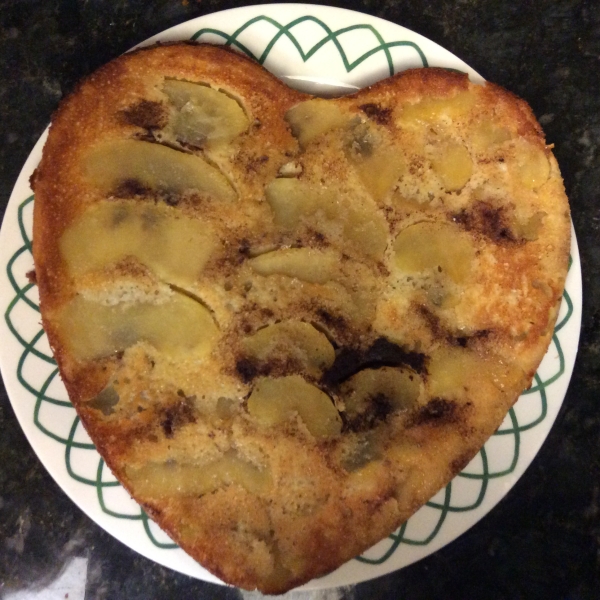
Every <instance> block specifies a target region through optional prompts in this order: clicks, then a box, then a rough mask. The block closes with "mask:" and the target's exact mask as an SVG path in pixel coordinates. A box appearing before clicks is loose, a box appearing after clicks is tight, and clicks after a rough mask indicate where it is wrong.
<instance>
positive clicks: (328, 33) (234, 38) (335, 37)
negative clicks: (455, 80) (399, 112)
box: [191, 15, 429, 75]
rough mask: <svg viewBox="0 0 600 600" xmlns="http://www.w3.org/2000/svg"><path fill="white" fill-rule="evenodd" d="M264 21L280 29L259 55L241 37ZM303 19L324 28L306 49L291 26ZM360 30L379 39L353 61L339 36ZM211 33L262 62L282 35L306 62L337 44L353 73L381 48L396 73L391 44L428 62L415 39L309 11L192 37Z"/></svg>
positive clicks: (197, 36) (258, 19) (197, 35)
mask: <svg viewBox="0 0 600 600" xmlns="http://www.w3.org/2000/svg"><path fill="white" fill-rule="evenodd" d="M262 23H268V24H269V25H272V26H273V27H275V29H276V30H277V33H276V34H275V35H274V36H273V38H272V39H271V40H270V41H269V43H268V44H267V46H266V47H265V49H264V50H263V52H262V53H261V54H260V55H258V56H257V55H255V54H254V53H253V52H252V51H251V50H250V49H249V48H248V47H247V46H245V45H244V44H243V43H242V42H240V41H239V37H240V36H241V35H242V33H245V32H246V31H248V30H249V29H251V28H252V26H253V25H257V24H262ZM303 23H314V24H316V25H318V26H319V27H320V28H321V29H323V33H324V36H323V37H322V38H321V39H320V40H319V41H318V42H317V43H316V44H314V45H313V46H312V47H311V48H309V49H308V50H306V51H305V50H304V49H303V48H302V46H301V45H300V42H299V41H298V39H297V38H296V36H295V35H294V34H293V32H292V29H294V27H297V26H298V25H302V24H303ZM361 30H365V31H369V32H371V33H372V34H373V37H374V38H375V39H374V41H375V42H376V44H375V45H374V46H373V47H372V48H370V49H369V50H367V51H366V52H364V53H363V54H362V55H361V56H359V57H358V58H357V59H356V60H354V61H352V62H350V60H349V59H348V55H347V53H346V51H345V50H344V47H343V45H342V41H341V40H340V38H341V37H342V36H343V35H344V34H347V33H350V32H352V31H361ZM209 34H212V35H216V36H218V37H220V38H222V40H223V44H224V45H226V46H235V47H236V48H238V49H239V50H241V51H242V52H244V54H247V55H248V56H250V57H252V58H254V59H256V60H257V61H258V62H259V63H260V64H261V65H262V64H263V63H264V62H265V60H267V57H268V56H269V53H270V52H271V51H272V50H273V48H274V46H275V44H277V42H278V41H279V40H280V39H282V38H287V39H289V40H290V42H291V43H292V44H293V45H294V47H295V48H296V50H297V51H298V55H299V56H300V58H301V59H302V61H303V62H306V61H307V60H309V59H310V58H311V57H312V56H313V55H315V54H316V53H317V52H318V51H319V50H320V49H321V48H322V47H323V46H325V45H326V44H328V43H330V42H331V43H332V44H333V45H334V46H335V48H336V49H337V51H338V52H339V54H340V57H341V59H342V62H343V63H344V67H345V68H346V71H347V72H348V73H350V71H352V70H353V69H355V68H356V67H357V66H358V65H360V64H361V63H363V62H364V61H365V60H367V58H369V57H370V56H373V55H374V54H377V53H379V52H383V54H384V55H385V59H386V62H387V65H388V69H389V73H390V75H393V74H394V63H393V61H392V54H391V52H390V50H391V49H392V48H399V47H406V48H412V49H413V50H414V51H415V52H416V53H417V54H418V55H419V58H420V60H421V63H422V65H423V66H424V67H428V66H429V64H428V62H427V58H426V56H425V54H424V53H423V51H422V50H421V48H420V47H419V45H418V44H415V43H414V42H409V41H393V42H386V41H385V40H384V39H383V37H382V35H381V34H380V33H379V31H377V29H376V28H375V27H373V26H372V25H366V24H358V25H351V26H349V27H343V28H342V29H336V30H335V31H334V30H333V29H331V28H330V27H329V26H328V25H327V24H326V23H324V22H323V21H321V19H318V18H317V17H313V16H309V15H307V16H303V17H299V18H297V19H294V20H293V21H290V22H289V23H288V24H287V25H282V24H281V23H279V22H278V21H275V19H272V18H271V17H267V16H266V15H259V16H257V17H254V18H253V19H250V20H249V21H247V22H246V23H244V24H243V25H242V26H240V27H238V29H236V30H235V31H234V32H233V33H231V34H230V33H227V32H225V31H222V30H220V29H214V28H211V27H205V28H203V29H200V30H198V31H197V32H196V33H195V34H194V35H193V36H192V38H191V39H192V40H194V41H201V37H202V36H203V35H209Z"/></svg>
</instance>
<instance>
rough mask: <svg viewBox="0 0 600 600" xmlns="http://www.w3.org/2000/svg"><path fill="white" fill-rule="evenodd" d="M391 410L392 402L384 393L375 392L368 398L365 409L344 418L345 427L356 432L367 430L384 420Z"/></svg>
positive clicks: (392, 408)
mask: <svg viewBox="0 0 600 600" xmlns="http://www.w3.org/2000/svg"><path fill="white" fill-rule="evenodd" d="M393 412H394V404H393V402H392V401H391V400H390V399H389V398H388V397H387V396H386V395H385V394H377V395H375V396H373V397H372V398H369V405H368V407H367V408H366V410H364V411H363V412H360V413H358V414H356V415H352V416H351V417H348V418H347V419H346V422H345V428H346V429H348V430H350V431H354V432H357V433H358V432H361V431H368V430H369V429H373V428H374V427H376V426H377V425H378V424H379V423H382V422H384V421H386V420H387V418H388V416H389V415H390V414H391V413H393ZM342 415H344V413H342Z"/></svg>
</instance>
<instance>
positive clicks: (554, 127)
mask: <svg viewBox="0 0 600 600" xmlns="http://www.w3.org/2000/svg"><path fill="white" fill-rule="evenodd" d="M244 4H245V3H244V2H226V1H220V0H119V1H115V0H0V64H1V65H2V69H1V71H0V215H2V214H3V213H4V210H5V208H6V204H7V202H8V198H9V195H10V192H11V189H12V187H13V185H14V183H15V181H16V179H17V176H18V174H19V171H20V169H21V166H22V165H23V163H24V161H25V159H26V158H27V156H28V154H29V152H30V151H31V149H32V147H33V145H34V143H35V142H36V140H37V139H38V137H39V135H40V134H41V133H42V131H43V130H44V128H45V127H46V125H47V123H48V122H49V119H50V115H51V113H52V111H53V110H54V109H55V108H56V106H57V104H58V102H59V101H60V99H61V98H62V97H63V96H64V95H65V94H67V93H68V92H69V91H70V90H72V89H73V86H74V85H75V83H76V82H77V81H78V80H79V79H80V78H81V77H83V76H84V75H87V74H88V73H90V72H91V71H92V70H94V69H95V68H96V67H98V66H100V65H102V64H103V63H105V62H107V61H108V60H110V59H111V58H114V57H116V56H117V55H118V54H120V53H121V52H123V51H125V50H127V49H128V48H130V47H131V46H133V45H134V44H137V43H139V42H141V41H142V40H144V39H145V38H147V37H149V36H151V35H154V34H156V33H158V32H160V31H162V30H164V29H166V28H168V27H170V26H173V25H176V24H178V23H181V22H183V21H185V20H187V19H190V18H193V17H197V16H201V15H204V14H207V13H210V12H214V11H217V10H221V9H225V8H232V7H237V6H242V5H244ZM328 4H330V5H337V6H340V7H345V8H353V9H355V10H359V11H362V12H365V13H368V14H371V15H376V16H379V17H382V18H384V19H388V20H390V21H392V22H395V23H398V24H400V25H403V26H405V27H408V28H409V29H412V30H414V31H416V32H418V33H420V34H422V35H424V36H426V37H428V38H430V39H431V40H433V41H435V42H437V43H439V44H440V45H442V46H443V47H445V48H446V49H448V50H450V51H451V52H453V53H454V54H456V55H457V56H459V57H460V58H462V59H463V60H465V61H466V62H467V63H468V64H469V65H471V66H472V67H473V68H474V69H475V70H477V71H478V72H479V73H481V74H482V75H483V76H484V77H485V78H486V79H489V80H491V81H494V82H496V83H498V84H500V85H502V86H504V87H506V88H508V89H509V90H511V91H513V92H514V93H516V94H518V95H519V96H521V97H523V98H524V99H526V100H527V101H528V102H529V103H530V104H531V106H532V108H533V110H534V112H535V113H536V115H537V116H538V118H539V120H540V122H541V123H542V125H543V127H544V129H545V132H546V135H547V139H548V141H549V142H550V143H554V144H555V150H554V152H555V154H556V157H557V159H558V162H559V164H560V166H561V169H562V173H563V176H564V180H565V186H566V190H567V194H568V195H569V198H570V201H571V207H572V216H573V222H574V226H575V230H576V233H577V237H578V241H579V248H580V254H581V263H582V272H583V298H584V306H583V323H582V335H581V341H580V349H579V356H578V359H577V363H576V366H575V372H574V375H573V378H572V381H571V385H570V387H569V391H568V393H567V396H566V399H565V402H564V404H563V406H562V408H561V410H560V413H559V415H558V418H557V420H556V423H555V425H554V427H553V429H552V431H551V432H550V435H549V437H548V439H547V440H546V442H545V443H544V445H543V447H542V449H541V451H540V452H539V454H538V456H537V457H536V458H535V460H534V461H533V463H532V465H531V466H530V467H529V469H528V470H527V472H526V473H525V475H524V476H523V477H522V478H521V480H520V481H519V482H518V483H517V485H516V486H515V487H514V488H513V489H512V490H511V491H510V492H509V493H508V495H507V496H506V498H505V499H504V500H503V501H502V502H501V503H500V504H499V505H498V506H497V507H496V508H495V509H494V510H493V511H492V512H491V513H490V514H489V515H488V516H486V517H485V518H484V519H483V520H482V521H481V522H479V523H478V524H477V525H476V526H474V527H473V528H472V529H471V530H469V531H468V532H467V533H466V534H464V535H463V536H462V537H460V538H459V539H458V540H456V541H454V542H453V543H452V544H450V545H449V546H446V547H445V548H443V549H442V550H440V551H438V552H437V553H435V554H433V555H431V556H429V557H427V558H425V559H424V560H421V561H420V562H418V563H416V564H414V565H412V566H409V567H406V568H404V569H402V570H401V571H397V572H395V573H392V574H390V575H387V576H384V577H382V578H379V579H377V580H374V581H371V582H366V583H363V584H360V585H358V586H355V587H348V588H342V589H335V590H331V591H328V592H320V593H312V594H311V593H299V592H295V593H293V594H291V595H290V598H292V597H293V598H296V599H298V600H299V599H302V598H306V600H308V599H309V598H320V599H323V600H325V599H328V600H334V599H339V598H349V599H350V598H352V599H354V598H356V599H358V598H365V599H367V598H368V599H369V600H376V599H382V598H398V597H402V598H407V599H418V598H423V599H432V598H442V597H443V598H445V599H450V598H457V599H464V598H475V599H476V598H486V599H487V598H506V599H509V598H510V599H515V598H526V599H528V600H529V599H532V598H544V599H552V598H569V599H573V600H574V599H585V598H590V599H592V598H598V597H600V543H599V542H600V411H599V410H598V408H597V405H598V401H599V398H600V203H598V193H599V190H600V75H599V73H600V62H599V61H600V10H599V7H598V5H597V3H595V2H592V1H589V0H538V1H536V2H522V3H520V2H512V1H511V0H453V1H452V0H437V1H428V0H424V1H423V2H413V1H409V0H397V1H392V0H387V1H384V2H373V1H371V0H365V1H353V2H350V3H341V2H328ZM2 312H4V307H2ZM0 343H1V341H0ZM57 581H58V583H57ZM0 597H2V598H13V599H17V598H20V599H34V598H69V599H71V600H73V599H76V600H79V599H83V598H85V599H86V600H96V599H98V600H100V599H110V600H121V599H123V600H125V599H127V600H133V599H140V600H142V599H143V600H147V599H164V598H211V599H217V598H223V599H224V598H227V599H233V598H242V597H243V598H258V597H259V595H258V594H249V593H244V594H242V593H241V592H239V591H238V590H236V589H233V588H225V587H221V586H217V585H212V584H208V583H204V582H201V581H197V580H195V579H191V578H189V577H187V576H185V575H181V574H179V573H176V572H174V571H171V570H169V569H167V568H163V567H161V566H158V565H156V564H154V563H153V562H151V561H149V560H147V559H145V558H143V557H142V556H140V555H138V554H136V553H135V552H133V551H132V550H130V549H129V548H127V547H126V546H124V545H123V544H121V543H120V542H118V541H116V540H115V539H113V538H112V537H111V536H110V535H109V534H107V533H105V532H104V531H103V530H102V529H100V528H99V527H98V526H97V525H96V524H95V523H93V522H92V521H91V520H90V519H89V518H88V517H87V516H85V515H84V514H83V513H82V512H81V511H80V510H79V509H78V508H77V507H76V506H75V505H74V504H73V503H72V502H71V500H69V498H68V497H67V496H66V495H65V494H64V492H63V491H62V490H61V489H60V488H59V487H58V486H57V485H56V483H55V482H54V481H53V480H52V478H51V477H50V476H49V475H48V473H47V472H46V470H45V469H44V467H43V466H42V465H41V463H40V462H39V460H38V458H37V457H36V455H35V454H34V452H33V451H32V449H31V447H30V446H29V444H28V442H27V440H26V438H25V436H24V435H23V433H22V431H21V429H20V427H19V424H18V423H17V420H16V417H15V415H14V412H13V410H12V407H11V405H10V403H9V401H8V398H7V394H6V391H5V389H4V386H3V385H0Z"/></svg>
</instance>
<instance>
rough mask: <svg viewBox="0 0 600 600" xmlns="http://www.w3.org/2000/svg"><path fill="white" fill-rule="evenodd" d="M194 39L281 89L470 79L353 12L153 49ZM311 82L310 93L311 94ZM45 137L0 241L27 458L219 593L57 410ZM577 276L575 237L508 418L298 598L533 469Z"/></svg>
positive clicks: (553, 398) (260, 12) (414, 543)
mask: <svg viewBox="0 0 600 600" xmlns="http://www.w3.org/2000/svg"><path fill="white" fill-rule="evenodd" d="M176 39H192V40H197V41H208V42H211V43H220V44H225V45H228V46H230V47H232V48H235V49H236V50H238V51H240V52H243V53H245V54H247V55H248V56H252V57H254V58H255V59H257V60H258V61H259V62H260V63H261V64H263V65H265V67H266V68H268V69H270V70H271V71H272V72H274V73H275V74H276V75H278V76H282V77H285V76H286V75H287V76H289V75H293V76H297V77H301V78H306V81H302V79H301V80H299V81H298V82H297V85H299V86H303V89H305V91H315V89H316V90H318V89H319V86H320V83H319V82H323V81H325V82H331V83H333V84H347V85H355V86H358V87H363V86H365V85H368V84H370V83H373V82H374V81H376V80H378V79H381V78H383V77H386V76H389V75H391V74H393V73H394V72H397V71H398V70H403V69H405V68H410V67H426V66H442V67H446V68H450V69H455V70H459V71H463V72H467V73H469V76H470V77H471V78H472V79H473V80H474V81H482V79H481V77H480V76H479V75H478V74H477V73H475V72H474V71H473V70H472V69H470V67H468V65H466V64H464V63H463V62H462V61H460V60H459V59H458V58H456V57H455V56H453V55H452V54H450V53H449V52H447V51H445V50H444V49H443V48H441V47H440V46H438V45H437V44H434V43H433V42H430V41H429V40H427V39H426V38H423V37H422V36H419V35H417V34H415V33H413V32H411V31H409V30H407V29H405V28H402V27H400V26H398V25H395V24H393V23H389V22H387V21H383V20H381V19H377V18H375V17H370V16H368V15H363V14H360V13H356V12H353V11H348V10H344V9H337V8H332V7H323V6H311V5H302V4H296V5H268V6H252V7H245V8H240V9H232V10H229V11H223V12H221V13H214V14H212V15H207V16H205V17H200V18H198V19H194V20H192V21H188V22H186V23H183V24H181V25H178V26H176V27H174V28H172V29H169V30H167V31H165V32H163V33H161V34H159V35H158V36H155V37H153V38H150V39H149V40H147V41H146V42H144V43H143V44H142V45H147V44H151V43H154V42H157V41H170V40H176ZM315 78H316V79H317V80H318V81H317V83H315ZM45 136H46V134H44V135H43V136H42V137H41V138H40V140H39V141H38V143H37V144H36V146H35V148H34V149H33V151H32V153H31V155H30V157H29V158H28V160H27V162H26V163H25V166H24V167H23V170H22V172H21V175H20V176H19V179H18V181H17V184H16V185H15V188H14V190H13V194H12V195H11V198H10V201H9V205H8V208H7V211H6V214H5V217H4V222H3V225H2V230H1V232H0V263H1V264H2V265H4V267H3V272H2V273H0V308H1V310H2V312H3V313H4V319H3V322H2V323H0V332H1V333H2V338H1V339H2V340H4V342H3V344H2V345H1V346H0V368H1V369H2V375H3V379H4V382H5V385H6V388H7V391H8V394H9V398H10V400H11V403H12V405H13V408H14V409H15V412H16V414H17V417H18V419H19V422H20V424H21V426H22V428H23V430H24V431H25V434H26V435H27V437H28V439H29V441H30V443H31V445H32V447H33V449H34V451H35V452H36V454H37V455H38V456H39V458H40V460H41V461H42V463H43V464H44V465H45V467H46V468H47V469H48V471H49V472H50V474H51V475H52V476H53V477H54V479H55V480H56V481H57V483H58V484H59V485H60V486H61V487H62V489H63V490H64V491H65V492H66V493H67V494H68V495H69V496H70V497H71V499H72V500H73V501H74V502H75V503H76V504H77V505H78V506H79V507H80V508H81V509H82V510H84V512H86V513H87V514H88V515H89V516H90V517H91V518H92V519H93V520H94V521H96V522H97V523H98V524H99V525H100V526H101V527H103V528H104V529H105V530H107V531H108V532H109V533H111V534H112V535H113V536H114V537H116V538H117V539H119V540H121V541H122V542H123V543H125V544H126V545H128V546H129V547H131V548H133V549H134V550H136V551H137V552H139V553H141V554H143V555H144V556H147V557H148V558H150V559H152V560H155V561H156V562H158V563H160V564H163V565H165V566H168V567H171V568H173V569H175V570H178V571H180V572H182V573H186V574H188V575H191V576H193V577H197V578H199V579H204V580H207V581H212V582H218V580H217V579H216V578H215V577H214V576H213V575H211V574H210V573H208V572H207V571H205V570H204V569H203V568H202V567H200V566H199V565H198V564H197V563H196V562H194V561H193V560H191V559H190V557H189V556H187V555H186V554H185V553H183V551H181V549H179V548H178V547H177V546H176V545H175V544H173V543H172V542H171V540H170V539H169V538H168V537H167V536H166V535H165V534H164V533H163V532H162V531H160V529H158V528H157V527H156V526H155V525H154V524H153V523H152V521H151V520H150V519H149V518H148V517H147V515H146V514H145V513H144V511H143V510H142V509H141V508H140V507H139V506H138V505H137V504H136V503H135V502H133V501H132V500H131V499H130V498H129V497H128V496H127V494H126V493H125V492H124V490H123V488H122V487H121V486H120V484H119V483H118V482H117V481H116V480H115V479H114V477H113V476H112V474H111V473H110V471H109V470H108V469H107V468H105V464H104V461H103V460H102V458H101V457H100V456H99V455H98V453H97V452H96V450H95V447H94V445H93V444H92V443H91V441H90V439H89V437H88V436H87V434H86V433H85V431H84V430H83V427H82V426H81V423H80V421H79V419H78V417H77V416H76V414H75V411H74V409H73V407H72V406H71V404H70V402H69V401H68V398H67V395H66V391H65V390H64V387H63V386H62V383H61V381H60V378H59V377H58V376H57V375H58V370H57V368H56V363H55V361H54V359H53V357H52V355H51V352H50V349H49V347H48V343H47V339H46V337H45V334H44V332H43V330H42V329H41V326H40V315H39V308H38V304H37V294H36V292H37V290H36V289H35V286H34V285H33V284H32V283H30V282H29V281H28V280H27V277H26V273H27V272H28V271H29V270H30V269H31V268H32V258H31V224H32V208H33V202H34V197H33V195H32V193H31V190H30V188H29V184H28V180H29V176H30V175H31V173H32V172H33V169H34V168H35V166H36V165H37V163H38V162H39V158H40V156H41V149H42V146H43V142H44V140H45ZM581 301H582V296H581V267H580V263H579V254H578V250H577V242H576V239H575V236H574V234H573V244H572V249H571V260H570V263H569V275H568V279H567V286H566V290H565V294H564V298H563V303H562V306H561V310H560V313H559V318H558V321H557V325H556V327H555V331H554V335H553V337H552V343H551V346H550V349H549V351H548V353H547V355H546V357H545V358H544V361H543V362H542V365H541V366H540V369H539V370H538V372H537V373H536V375H535V378H534V384H533V386H532V387H531V388H530V389H529V390H527V391H526V392H525V393H524V394H523V395H522V397H521V398H520V400H519V401H518V402H517V404H515V406H514V407H513V408H512V409H511V410H510V411H509V413H508V415H507V417H506V419H505V421H504V422H503V424H502V426H501V427H500V428H499V429H498V431H497V432H496V433H495V434H494V436H492V438H491V439H490V440H489V441H488V442H487V443H486V444H485V446H484V447H483V448H482V449H481V451H480V452H479V454H478V456H477V457H476V458H475V459H474V460H473V461H472V462H471V463H470V464H469V465H468V466H467V467H466V468H465V469H464V470H463V472H462V473H460V474H459V475H458V476H457V477H456V478H455V479H454V480H453V481H452V482H451V483H449V484H448V485H447V486H446V487H445V488H444V489H443V490H441V491H440V492H439V493H438V494H437V495H436V496H435V497H434V498H432V499H431V500H430V501H429V502H428V503H427V504H426V506H424V507H423V508H422V509H421V510H420V511H419V512H418V513H416V515H414V516H413V517H412V518H411V519H410V520H409V521H408V522H407V523H405V524H404V525H402V527H400V529H399V530H398V531H396V532H395V533H393V534H392V535H390V536H389V537H388V538H387V539H385V540H382V541H381V542H380V543H378V544H376V545H375V546H374V547H373V548H371V549H370V550H369V551H367V552H365V553H364V554H363V555H362V556H359V557H357V558H356V559H355V560H353V561H350V562H349V563H347V564H346V565H343V566H342V567H340V569H338V570H337V571H335V572H334V573H332V574H330V575H328V576H326V577H323V578H321V579H318V580H314V581H312V582H310V583H309V584H307V585H305V586H304V587H303V589H319V588H327V587H333V586H337V585H345V584H351V583H357V582H360V581H365V580H367V579H370V578H373V577H377V576H379V575H383V574H386V573H389V572H391V571H393V570H396V569H398V568H401V567H402V566H405V565H408V564H410V563H412V562H414V561H416V560H419V559H420V558H423V557H424V556H427V555H429V554H431V553H432V552H434V551H435V550H437V549H439V548H440V547H442V546H444V545H446V544H447V543H449V542H450V541H452V540H453V539H455V538H456V537H457V536H458V535H460V534H461V533H463V532H464V531H466V530H467V529H469V528H470V527H471V526H472V525H474V524H475V523H476V522H477V521H478V520H479V519H481V518H482V517H483V516H484V515H485V514H486V513H487V512H488V511H489V510H491V509H492V508H493V506H495V504H497V503H498V502H499V501H500V500H501V498H502V497H503V496H504V495H505V494H506V493H507V492H508V491H509V490H510V488H511V487H512V486H513V485H514V484H515V483H516V481H517V480H518V479H519V477H520V476H521V475H522V474H523V472H524V471H525V469H526V468H527V466H528V465H529V464H530V462H531V461H532V460H533V458H534V457H535V455H536V453H537V451H538V450H539V448H540V446H541V444H542V443H543V441H544V439H545V438H546V436H547V435H548V432H549V430H550V427H551V426H552V423H553V422H554V419H555V418H556V415H557V413H558V410H559V408H560V406H561V404H562V401H563V399H564V395H565V393H566V389H567V386H568V382H569V379H570V376H571V373H572V370H573V365H574V361H575V356H576V352H577V345H578V340H579V331H580V324H581Z"/></svg>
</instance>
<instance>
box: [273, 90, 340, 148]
mask: <svg viewBox="0 0 600 600" xmlns="http://www.w3.org/2000/svg"><path fill="white" fill-rule="evenodd" d="M350 119H351V115H348V114H346V113H344V112H343V111H342V110H341V109H340V107H339V106H337V105H336V104H334V103H333V102H328V101H327V100H323V99H321V98H314V99H313V100H307V101H306V102H302V103H300V104H297V105H296V106H294V107H292V108H290V110H288V111H287V113H286V114H285V120H286V121H287V122H288V123H289V124H290V126H291V128H292V133H293V134H294V136H295V137H297V138H298V142H299V143H300V147H302V148H306V146H308V144H309V143H310V142H312V141H313V140H315V139H316V138H318V137H319V136H321V135H323V134H324V133H327V132H328V131H331V130H332V129H337V128H338V127H344V126H345V125H346V124H347V123H348V122H349V121H350Z"/></svg>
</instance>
